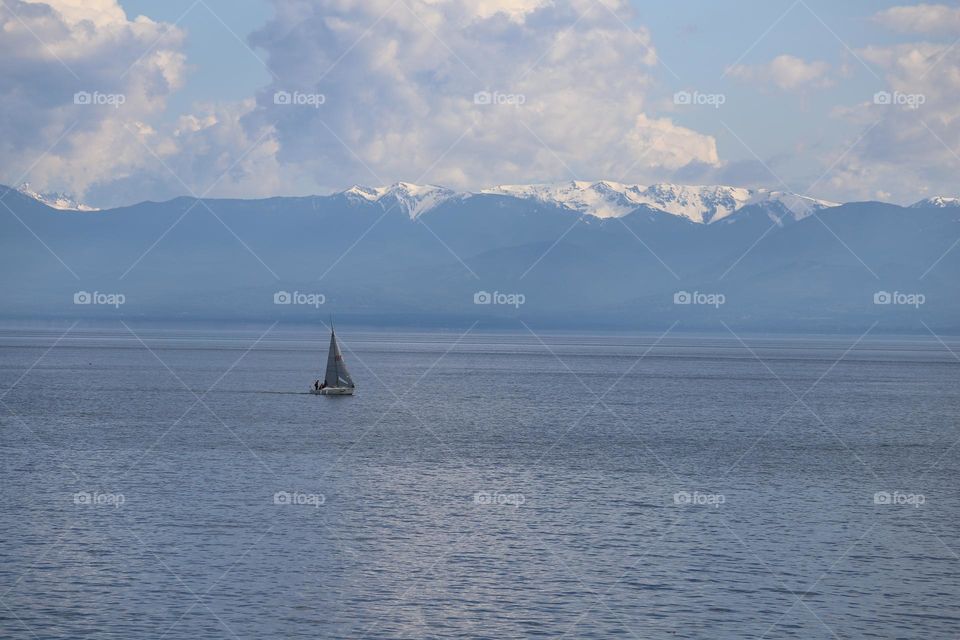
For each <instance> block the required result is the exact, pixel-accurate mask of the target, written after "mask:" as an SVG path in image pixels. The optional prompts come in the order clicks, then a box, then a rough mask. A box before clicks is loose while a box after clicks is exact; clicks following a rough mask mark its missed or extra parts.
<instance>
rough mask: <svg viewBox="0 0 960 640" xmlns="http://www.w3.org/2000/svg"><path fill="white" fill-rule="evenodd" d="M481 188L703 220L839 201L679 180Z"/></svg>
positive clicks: (587, 208) (611, 210) (607, 214)
mask: <svg viewBox="0 0 960 640" xmlns="http://www.w3.org/2000/svg"><path fill="white" fill-rule="evenodd" d="M481 193H495V194H500V195H509V196H513V197H517V198H525V199H533V200H537V201H539V202H544V203H551V204H557V205H560V206H564V207H566V208H569V209H572V210H574V211H579V212H581V213H585V214H589V215H592V216H596V217H598V218H618V217H620V216H624V215H626V214H628V213H630V212H631V211H633V210H634V209H636V208H637V207H639V206H642V205H646V206H648V207H651V208H653V209H657V210H659V211H664V212H666V213H671V214H673V215H676V216H680V217H683V218H687V219H688V220H691V221H693V222H698V223H702V224H709V223H711V222H716V221H718V220H722V219H723V218H726V217H727V216H729V215H730V214H732V213H734V212H736V211H739V210H740V209H742V208H743V207H746V206H749V205H754V204H768V203H779V204H781V205H782V206H783V207H784V208H785V209H786V210H787V211H788V212H789V213H791V214H792V216H793V218H794V219H797V220H799V219H801V218H805V217H806V216H808V215H810V214H811V213H813V212H814V211H816V210H819V209H824V208H826V207H835V206H837V203H834V202H828V201H825V200H815V199H813V198H807V197H804V196H798V195H796V194H792V193H787V192H784V191H770V190H767V189H744V188H740V187H727V186H688V185H676V184H655V185H652V186H649V187H645V186H641V185H626V184H621V183H619V182H610V181H608V180H602V181H600V182H584V181H572V182H562V183H553V184H535V185H501V186H498V187H493V188H491V189H484V190H483V191H482V192H481Z"/></svg>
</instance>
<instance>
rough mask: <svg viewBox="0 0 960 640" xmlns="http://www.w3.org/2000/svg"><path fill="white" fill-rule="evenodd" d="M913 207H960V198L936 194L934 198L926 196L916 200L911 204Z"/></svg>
mask: <svg viewBox="0 0 960 640" xmlns="http://www.w3.org/2000/svg"><path fill="white" fill-rule="evenodd" d="M910 207H911V208H913V209H920V208H923V207H937V208H940V209H946V208H947V207H960V198H948V197H946V196H935V197H933V198H925V199H923V200H921V201H919V202H914V203H913V204H912V205H910Z"/></svg>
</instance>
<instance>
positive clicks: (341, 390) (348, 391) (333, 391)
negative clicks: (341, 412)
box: [310, 387, 353, 396]
mask: <svg viewBox="0 0 960 640" xmlns="http://www.w3.org/2000/svg"><path fill="white" fill-rule="evenodd" d="M310 393H312V394H313V395H315V396H352V395H353V387H326V388H324V389H310Z"/></svg>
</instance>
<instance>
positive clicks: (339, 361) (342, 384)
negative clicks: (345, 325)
mask: <svg viewBox="0 0 960 640" xmlns="http://www.w3.org/2000/svg"><path fill="white" fill-rule="evenodd" d="M354 387H355V385H354V384H353V378H351V377H350V372H349V371H347V365H346V364H344V362H343V354H342V353H340V345H339V344H337V332H336V331H335V330H334V328H333V323H332V322H331V323H330V351H329V352H328V353H327V373H326V375H325V376H324V378H323V384H322V385H317V384H316V383H315V384H314V387H313V388H312V389H310V393H312V394H315V395H318V396H352V395H353V390H354Z"/></svg>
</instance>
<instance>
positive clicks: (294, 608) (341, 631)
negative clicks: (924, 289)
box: [0, 322, 960, 640]
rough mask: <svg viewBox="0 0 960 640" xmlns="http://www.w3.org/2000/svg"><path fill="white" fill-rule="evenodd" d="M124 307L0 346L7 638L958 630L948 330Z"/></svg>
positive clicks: (958, 347)
mask: <svg viewBox="0 0 960 640" xmlns="http://www.w3.org/2000/svg"><path fill="white" fill-rule="evenodd" d="M128 324H129V330H128V329H127V328H126V327H124V326H123V325H121V324H120V323H117V325H116V326H101V327H90V326H86V325H84V324H82V323H81V324H80V325H77V326H75V327H74V328H73V329H71V330H70V331H69V332H68V333H67V334H66V335H65V336H64V335H63V334H64V331H66V329H67V327H68V326H69V323H66V324H64V325H63V326H59V325H58V326H50V327H46V328H42V329H37V328H33V329H23V328H19V329H18V328H9V327H8V328H6V329H3V330H2V331H0V394H2V397H0V461H2V468H0V486H2V491H0V507H2V508H0V539H2V544H0V594H2V595H0V605H2V606H0V636H2V637H5V638H6V637H10V638H34V639H46V638H118V639H120V638H122V639H124V640H127V639H130V638H168V639H171V640H173V639H188V638H189V639H196V638H243V639H246V638H285V639H289V638H361V637H363V638H426V637H451V638H453V637H458V638H515V637H539V636H543V637H568V638H611V637H635V638H784V637H791V638H805V639H810V638H955V637H956V636H957V633H958V632H960V557H958V553H960V497H958V492H957V487H958V466H960V465H958V462H957V460H958V454H960V445H957V441H958V440H960V420H958V407H960V384H958V382H960V359H958V357H957V356H956V355H954V354H953V353H951V351H950V350H949V349H953V351H955V352H958V353H960V344H958V343H957V342H956V341H951V340H949V339H947V338H944V340H945V342H946V344H942V343H941V342H940V341H939V340H937V339H935V338H934V337H933V336H930V335H928V336H916V337H899V338H883V337H878V336H874V335H872V334H871V335H868V336H866V337H862V336H858V335H850V336H835V337H810V336H793V337H787V336H781V337H763V336H756V335H743V336H739V337H737V336H734V335H733V334H731V333H726V334H722V335H721V334H718V335H713V336H704V335H689V334H681V333H670V334H669V335H667V336H666V337H663V336H662V334H642V335H628V334H602V335H601V334H598V335H590V334H584V333H577V334H573V333H556V332H545V333H539V332H538V335H534V334H533V333H532V332H531V331H527V329H525V328H523V327H518V329H517V331H516V332H513V333H508V332H501V333H490V332H482V331H478V330H473V331H470V332H468V333H466V334H464V332H465V331H466V329H467V327H463V328H462V329H460V330H450V331H445V332H411V331H394V332H391V331H386V330H363V329H360V328H352V327H348V326H344V327H339V326H338V337H340V338H341V346H342V349H343V352H344V357H345V359H346V362H347V364H348V366H349V367H350V369H351V373H352V374H353V377H354V379H355V380H356V381H357V384H358V392H357V395H356V396H354V397H345V398H331V397H318V396H312V395H310V394H308V393H306V391H307V389H308V386H309V385H311V384H312V383H313V380H314V379H316V378H317V377H321V376H322V365H323V362H324V361H325V358H326V346H327V341H328V334H327V333H325V331H324V330H323V328H322V327H320V328H319V329H318V330H316V331H306V330H303V329H298V328H292V327H285V326H283V325H279V326H275V327H273V328H272V329H270V330H269V332H267V329H268V325H266V324H265V325H264V326H262V327H250V328H242V329H238V328H228V327H223V328H214V327H210V326H207V327H202V328H194V329H183V328H179V329H172V328H148V327H145V326H140V325H138V324H137V323H132V322H131V323H128ZM532 329H534V330H535V329H536V328H535V327H532ZM733 329H735V328H733ZM865 329H866V327H865ZM264 332H266V334H265V335H264ZM740 338H742V340H743V342H741V340H740ZM948 347H949V348H948Z"/></svg>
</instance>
